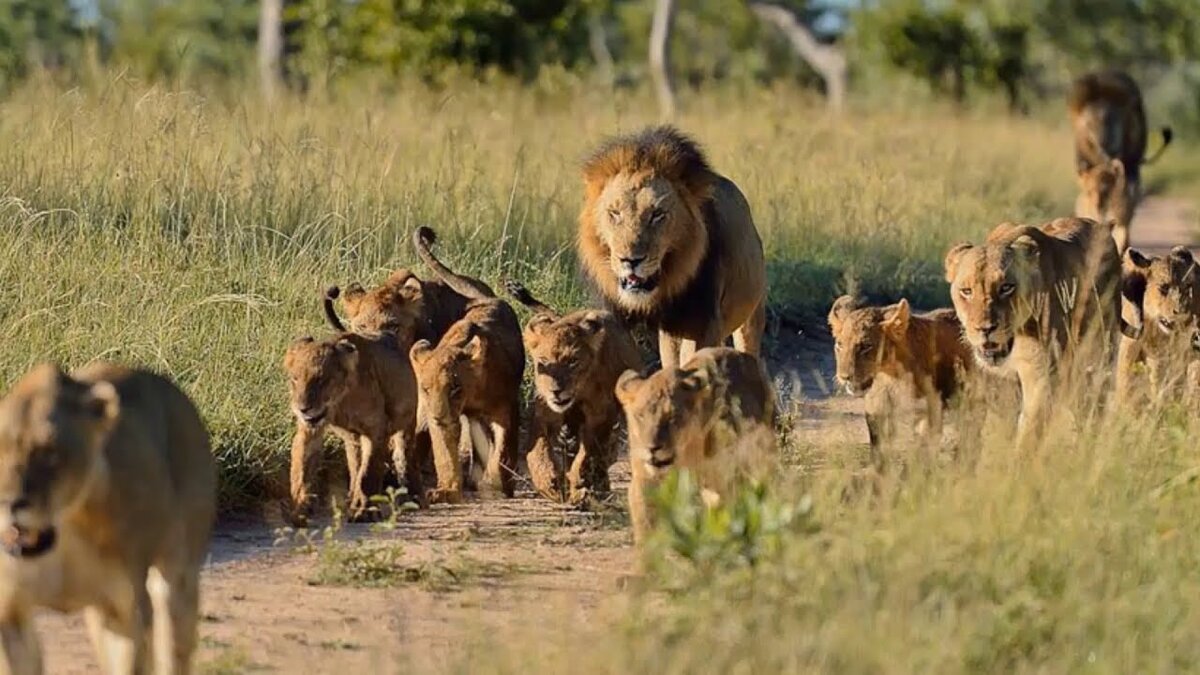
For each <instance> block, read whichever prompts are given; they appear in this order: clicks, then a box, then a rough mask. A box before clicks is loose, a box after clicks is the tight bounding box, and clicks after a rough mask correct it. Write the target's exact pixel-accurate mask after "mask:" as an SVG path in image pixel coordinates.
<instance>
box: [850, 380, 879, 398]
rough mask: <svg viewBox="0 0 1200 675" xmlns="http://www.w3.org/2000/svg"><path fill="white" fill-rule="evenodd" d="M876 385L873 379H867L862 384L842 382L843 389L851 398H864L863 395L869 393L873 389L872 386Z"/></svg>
mask: <svg viewBox="0 0 1200 675" xmlns="http://www.w3.org/2000/svg"><path fill="white" fill-rule="evenodd" d="M874 383H875V381H874V380H873V379H867V380H864V381H862V382H853V381H851V380H842V389H845V390H846V393H847V394H849V395H851V396H862V395H863V394H865V393H867V391H868V390H869V389H870V388H871V385H872V384H874Z"/></svg>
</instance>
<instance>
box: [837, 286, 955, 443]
mask: <svg viewBox="0 0 1200 675" xmlns="http://www.w3.org/2000/svg"><path fill="white" fill-rule="evenodd" d="M829 327H830V328H831V329H832V331H833V338H834V348H833V349H834V356H835V358H836V361H837V379H838V382H839V383H841V384H842V385H843V386H844V387H845V388H846V390H847V391H848V392H849V393H850V394H852V395H855V396H863V395H865V396H866V417H867V433H868V435H869V437H870V440H871V455H872V458H873V460H874V461H875V463H876V465H879V464H881V463H882V461H883V456H882V454H881V452H880V446H881V445H882V443H883V441H884V440H885V439H887V438H888V437H890V436H891V435H892V433H893V426H894V425H893V415H894V412H895V411H894V409H893V404H894V401H893V396H894V395H895V394H896V393H897V390H898V389H903V390H904V392H905V393H907V394H908V395H909V396H911V397H913V398H915V399H917V400H920V401H923V402H924V404H925V419H924V422H925V425H926V426H925V431H926V434H927V437H928V438H927V440H928V441H929V442H930V443H931V444H932V445H933V446H934V447H936V445H937V443H939V442H940V439H941V436H942V414H943V411H944V409H945V406H946V405H947V404H948V403H949V402H950V399H951V398H953V397H954V396H955V395H956V394H957V393H958V392H959V391H960V389H961V385H962V377H963V375H965V374H966V373H967V372H968V371H970V370H971V369H972V364H973V361H974V359H973V358H972V357H971V349H970V348H969V347H968V346H967V345H966V343H964V342H963V341H962V324H960V323H959V322H958V317H957V316H956V315H955V313H954V310H953V309H938V310H934V311H932V312H928V313H925V314H913V313H912V312H911V310H910V309H909V306H908V301H907V300H901V301H900V302H898V303H896V304H894V305H890V306H887V307H858V306H857V302H856V301H855V299H854V298H852V297H851V296H849V295H843V296H842V297H840V298H838V299H837V300H836V301H834V303H833V307H832V308H831V309H830V310H829Z"/></svg>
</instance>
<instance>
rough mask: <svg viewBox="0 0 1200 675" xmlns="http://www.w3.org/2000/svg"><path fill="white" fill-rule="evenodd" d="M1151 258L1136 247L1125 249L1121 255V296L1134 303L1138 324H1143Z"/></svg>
mask: <svg viewBox="0 0 1200 675" xmlns="http://www.w3.org/2000/svg"><path fill="white" fill-rule="evenodd" d="M1149 271H1150V259H1149V258H1147V257H1146V256H1144V255H1142V252H1141V251H1139V250H1137V249H1136V248H1127V249H1125V255H1123V256H1121V297H1122V298H1124V299H1125V300H1126V301H1128V302H1129V303H1130V305H1132V309H1133V311H1134V313H1135V315H1136V321H1137V325H1139V326H1140V325H1141V324H1142V303H1143V302H1144V301H1145V299H1146V285H1147V284H1148V282H1149V279H1148V278H1147V274H1148V273H1149Z"/></svg>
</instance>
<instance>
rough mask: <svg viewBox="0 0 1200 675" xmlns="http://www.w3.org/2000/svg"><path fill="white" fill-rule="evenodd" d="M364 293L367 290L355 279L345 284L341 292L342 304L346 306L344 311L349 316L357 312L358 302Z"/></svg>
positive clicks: (360, 301)
mask: <svg viewBox="0 0 1200 675" xmlns="http://www.w3.org/2000/svg"><path fill="white" fill-rule="evenodd" d="M366 295H367V291H366V290H365V289H364V288H363V287H362V284H360V283H358V282H357V281H356V282H354V283H352V284H350V285H349V286H347V287H346V291H345V292H344V293H342V306H343V307H345V308H346V313H347V314H349V315H351V316H354V315H355V314H358V307H359V304H360V303H362V299H363V298H364V297H366Z"/></svg>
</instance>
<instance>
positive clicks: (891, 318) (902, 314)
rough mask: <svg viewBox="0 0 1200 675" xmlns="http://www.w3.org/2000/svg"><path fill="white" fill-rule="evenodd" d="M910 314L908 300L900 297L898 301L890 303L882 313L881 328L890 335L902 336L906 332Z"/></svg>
mask: <svg viewBox="0 0 1200 675" xmlns="http://www.w3.org/2000/svg"><path fill="white" fill-rule="evenodd" d="M910 316H912V310H910V309H909V307H908V300H906V299H904V298H901V299H900V302H897V303H896V304H895V305H892V306H891V307H889V308H888V309H887V311H886V312H884V313H883V329H884V330H886V331H888V332H889V333H891V334H892V335H896V336H902V335H904V334H905V333H907V332H908V319H909V317H910Z"/></svg>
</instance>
